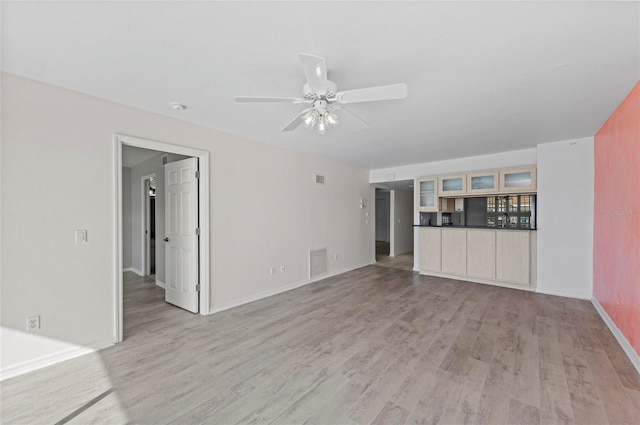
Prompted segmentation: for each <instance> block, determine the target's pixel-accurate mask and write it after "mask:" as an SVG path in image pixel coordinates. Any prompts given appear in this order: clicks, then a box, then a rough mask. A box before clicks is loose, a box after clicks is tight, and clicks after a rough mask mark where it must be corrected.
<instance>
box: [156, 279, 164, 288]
mask: <svg viewBox="0 0 640 425" xmlns="http://www.w3.org/2000/svg"><path fill="white" fill-rule="evenodd" d="M156 285H157V286H159V287H161V288H162V289H164V282H163V281H161V280H158V279H156Z"/></svg>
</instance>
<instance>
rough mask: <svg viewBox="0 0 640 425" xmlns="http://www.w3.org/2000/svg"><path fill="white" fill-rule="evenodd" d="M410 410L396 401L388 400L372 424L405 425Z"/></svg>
mask: <svg viewBox="0 0 640 425" xmlns="http://www.w3.org/2000/svg"><path fill="white" fill-rule="evenodd" d="M407 416H409V412H408V411H407V410H405V409H403V408H402V407H400V406H398V405H397V404H395V403H392V402H388V403H387V404H385V406H384V408H383V409H382V411H381V412H380V414H379V415H378V416H376V418H375V419H374V420H373V422H371V425H403V424H404V423H405V421H406V420H407Z"/></svg>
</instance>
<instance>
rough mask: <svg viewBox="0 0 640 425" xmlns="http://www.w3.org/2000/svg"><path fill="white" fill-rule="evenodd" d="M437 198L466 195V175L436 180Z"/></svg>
mask: <svg viewBox="0 0 640 425" xmlns="http://www.w3.org/2000/svg"><path fill="white" fill-rule="evenodd" d="M438 182H439V187H438V193H439V196H451V195H462V194H465V193H467V178H466V174H463V175H460V176H445V177H440V178H438Z"/></svg>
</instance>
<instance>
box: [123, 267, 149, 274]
mask: <svg viewBox="0 0 640 425" xmlns="http://www.w3.org/2000/svg"><path fill="white" fill-rule="evenodd" d="M122 271H123V272H133V273H135V274H137V275H138V276H144V273H142V272H141V271H140V270H138V269H136V268H134V267H127V268H126V269H122Z"/></svg>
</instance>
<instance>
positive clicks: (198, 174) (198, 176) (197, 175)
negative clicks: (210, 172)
mask: <svg viewBox="0 0 640 425" xmlns="http://www.w3.org/2000/svg"><path fill="white" fill-rule="evenodd" d="M196 178H197V179H199V178H200V171H196Z"/></svg>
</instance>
